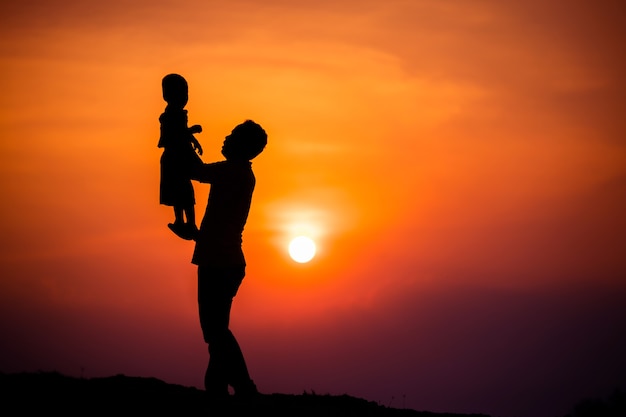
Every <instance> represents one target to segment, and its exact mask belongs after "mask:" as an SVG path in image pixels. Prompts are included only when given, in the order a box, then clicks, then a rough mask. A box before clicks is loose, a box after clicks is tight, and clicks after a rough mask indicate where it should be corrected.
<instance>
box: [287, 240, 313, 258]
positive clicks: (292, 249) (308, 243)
mask: <svg viewBox="0 0 626 417" xmlns="http://www.w3.org/2000/svg"><path fill="white" fill-rule="evenodd" d="M289 256H291V259H293V260H294V261H296V262H299V263H301V264H302V263H306V262H309V261H310V260H311V259H313V257H314V256H315V242H313V240H311V239H310V238H308V237H306V236H298V237H296V238H294V239H293V240H292V241H291V243H289Z"/></svg>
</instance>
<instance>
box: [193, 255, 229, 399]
mask: <svg viewBox="0 0 626 417" xmlns="http://www.w3.org/2000/svg"><path fill="white" fill-rule="evenodd" d="M219 280H220V277H219V275H218V274H217V271H216V270H215V269H214V268H207V267H202V266H199V267H198V310H199V314H200V326H201V328H202V334H203V336H204V341H205V342H206V343H207V344H208V345H209V364H208V366H207V370H206V373H205V376H204V388H205V390H206V392H207V394H208V395H209V396H211V397H216V398H220V397H227V396H228V358H227V355H226V351H225V348H224V347H223V346H224V345H225V341H224V340H225V339H226V335H227V332H228V322H229V319H230V307H231V304H232V300H231V299H229V298H227V297H224V296H223V291H222V290H221V288H220V287H222V286H220V285H219Z"/></svg>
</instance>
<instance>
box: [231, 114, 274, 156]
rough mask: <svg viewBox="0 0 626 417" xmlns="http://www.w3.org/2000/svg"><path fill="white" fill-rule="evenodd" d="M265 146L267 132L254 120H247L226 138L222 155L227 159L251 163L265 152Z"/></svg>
mask: <svg viewBox="0 0 626 417" xmlns="http://www.w3.org/2000/svg"><path fill="white" fill-rule="evenodd" d="M265 145H267V133H265V130H263V128H262V127H261V125H259V124H257V123H255V122H253V121H252V120H246V121H245V122H243V123H241V124H239V125H237V126H235V128H234V129H233V131H232V132H231V134H230V135H228V136H226V139H225V140H224V145H223V146H222V155H224V157H225V158H226V159H233V160H246V161H250V160H252V159H254V158H255V157H256V156H257V155H258V154H260V153H261V152H262V151H263V149H264V148H265Z"/></svg>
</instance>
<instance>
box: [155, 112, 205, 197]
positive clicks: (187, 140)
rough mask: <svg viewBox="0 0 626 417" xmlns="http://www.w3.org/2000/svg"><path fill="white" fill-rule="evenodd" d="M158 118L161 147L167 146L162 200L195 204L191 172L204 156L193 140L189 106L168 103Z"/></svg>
mask: <svg viewBox="0 0 626 417" xmlns="http://www.w3.org/2000/svg"><path fill="white" fill-rule="evenodd" d="M159 121H160V122H161V136H160V138H159V143H158V147H159V148H164V150H163V154H162V155H161V182H160V189H159V192H160V193H159V202H160V203H161V204H163V205H166V206H179V207H190V206H193V205H194V204H195V202H196V199H195V194H194V190H193V185H192V184H191V178H190V176H191V172H192V169H193V167H194V165H195V164H202V160H201V159H200V157H199V156H198V154H197V153H196V151H195V149H194V148H193V146H192V144H191V139H192V134H191V133H190V132H189V128H188V127H187V110H183V109H171V108H170V107H169V106H167V107H166V108H165V111H164V112H163V113H162V114H161V116H160V117H159Z"/></svg>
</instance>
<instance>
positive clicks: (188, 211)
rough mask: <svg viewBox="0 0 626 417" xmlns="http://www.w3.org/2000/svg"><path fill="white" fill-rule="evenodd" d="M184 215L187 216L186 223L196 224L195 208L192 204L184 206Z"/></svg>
mask: <svg viewBox="0 0 626 417" xmlns="http://www.w3.org/2000/svg"><path fill="white" fill-rule="evenodd" d="M184 210H185V217H186V218H187V224H191V225H194V226H195V224H196V210H195V208H194V206H193V204H192V205H191V206H188V207H185V209H184Z"/></svg>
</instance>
